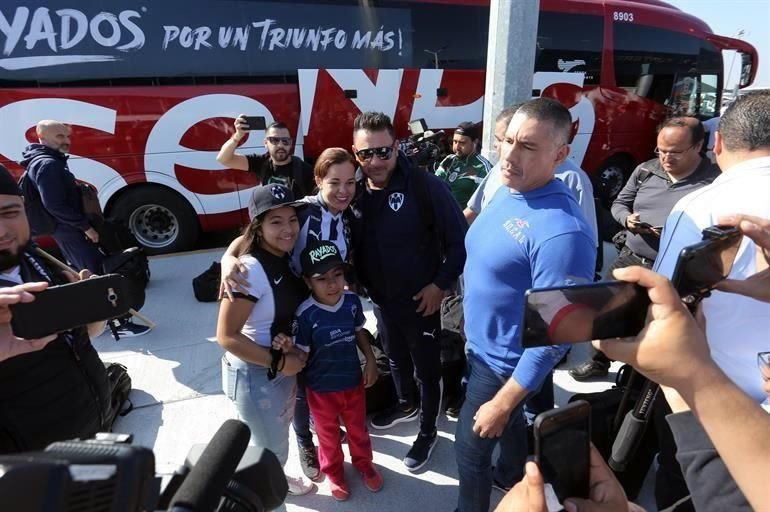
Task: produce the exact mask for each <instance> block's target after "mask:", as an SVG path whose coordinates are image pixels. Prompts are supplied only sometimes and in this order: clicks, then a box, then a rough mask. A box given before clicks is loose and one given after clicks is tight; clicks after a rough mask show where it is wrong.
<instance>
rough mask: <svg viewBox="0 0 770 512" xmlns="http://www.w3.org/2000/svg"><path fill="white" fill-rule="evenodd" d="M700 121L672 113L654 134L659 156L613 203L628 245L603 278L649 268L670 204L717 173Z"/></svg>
mask: <svg viewBox="0 0 770 512" xmlns="http://www.w3.org/2000/svg"><path fill="white" fill-rule="evenodd" d="M704 136H705V131H704V129H703V124H702V123H701V122H700V121H699V120H698V119H696V118H694V117H672V118H671V119H669V120H668V121H666V122H665V123H663V125H662V126H661V128H660V131H659V132H658V141H657V143H658V146H657V147H656V148H655V153H656V155H657V158H653V159H652V160H648V161H647V162H644V163H642V164H640V165H639V166H638V167H637V168H636V169H634V172H632V173H631V176H630V177H629V178H628V182H626V186H625V187H623V190H621V191H620V194H618V197H617V199H615V201H614V202H613V203H612V216H613V217H614V218H615V220H616V221H617V222H618V223H620V225H621V226H623V227H624V228H625V229H626V231H627V234H626V243H625V245H624V246H623V248H622V249H621V250H620V253H619V254H618V256H617V258H616V259H615V261H614V262H613V263H612V265H610V268H609V270H608V271H607V275H606V276H605V278H607V279H612V277H611V276H612V271H613V270H614V269H616V268H623V267H628V266H631V265H641V266H644V267H647V268H652V265H653V263H655V258H656V257H657V255H658V247H659V245H660V235H661V232H662V231H663V225H664V224H665V223H666V218H667V217H668V214H669V213H670V212H671V209H672V208H673V207H674V205H675V204H676V203H677V202H678V201H679V200H680V199H681V198H683V197H684V196H686V195H687V194H689V193H690V192H692V191H694V190H697V189H699V188H701V187H704V186H706V185H708V184H709V183H711V182H712V181H714V179H715V178H716V177H717V176H719V168H718V167H717V166H715V165H714V164H713V163H711V160H709V159H708V158H704V157H703V155H702V154H701V149H702V147H703V144H704ZM609 367H610V360H609V359H607V357H606V356H605V355H604V354H603V353H601V352H597V353H596V355H595V356H594V357H593V358H592V359H591V360H589V361H587V362H585V363H583V364H581V365H579V366H577V367H575V368H573V369H572V370H570V372H569V373H570V375H572V377H573V378H574V379H575V380H580V381H582V380H586V379H589V378H591V377H603V376H605V375H607V371H608V370H609Z"/></svg>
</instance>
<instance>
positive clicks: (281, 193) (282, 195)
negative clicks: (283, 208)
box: [270, 185, 286, 201]
mask: <svg viewBox="0 0 770 512" xmlns="http://www.w3.org/2000/svg"><path fill="white" fill-rule="evenodd" d="M270 193H271V194H273V197H274V198H276V199H278V200H279V201H283V200H284V199H286V189H285V188H284V187H281V186H279V185H273V186H272V187H270Z"/></svg>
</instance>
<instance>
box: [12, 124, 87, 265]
mask: <svg viewBox="0 0 770 512" xmlns="http://www.w3.org/2000/svg"><path fill="white" fill-rule="evenodd" d="M36 131H37V137H38V140H39V141H40V142H39V143H38V144H30V145H29V146H27V148H26V149H25V150H24V153H23V159H22V160H21V162H19V163H20V164H21V166H22V167H24V168H25V169H27V179H25V180H24V181H23V184H22V192H23V193H24V197H25V200H26V203H27V213H28V215H29V219H30V224H31V226H32V231H33V232H34V233H35V234H36V235H52V236H53V237H54V239H55V240H56V243H57V244H58V245H59V248H60V249H61V251H62V253H63V254H64V257H65V258H66V259H67V260H68V261H69V263H70V264H71V265H72V266H74V267H75V268H77V269H78V270H82V269H88V270H90V271H91V272H93V273H95V274H101V273H102V255H101V253H100V252H99V250H98V248H97V246H96V243H97V242H98V241H99V234H98V233H97V232H96V230H95V229H94V227H93V226H91V224H90V223H89V222H88V219H87V218H86V216H85V214H84V213H83V206H82V202H81V199H80V191H79V190H78V187H77V184H76V182H75V176H74V175H73V174H72V173H71V172H70V170H69V168H68V167H67V159H68V158H69V157H68V156H67V154H66V153H67V152H69V149H70V140H71V135H72V129H71V128H70V127H69V126H67V125H65V124H64V123H61V122H59V121H53V120H44V121H40V122H39V123H38V124H37V130H36Z"/></svg>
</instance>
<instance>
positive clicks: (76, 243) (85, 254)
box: [53, 225, 104, 274]
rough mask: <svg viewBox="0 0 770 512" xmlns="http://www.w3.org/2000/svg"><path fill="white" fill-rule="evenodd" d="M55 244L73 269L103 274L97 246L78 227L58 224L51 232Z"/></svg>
mask: <svg viewBox="0 0 770 512" xmlns="http://www.w3.org/2000/svg"><path fill="white" fill-rule="evenodd" d="M53 238H54V240H56V244H57V245H58V246H59V249H61V252H62V255H64V259H66V260H67V262H68V263H69V264H70V265H72V266H73V267H74V268H75V270H78V271H80V270H83V269H88V270H90V271H91V272H92V273H94V274H103V273H104V267H103V261H102V260H103V256H102V254H101V253H100V252H99V248H98V247H97V246H96V244H94V243H93V242H91V240H89V239H87V238H86V235H85V233H83V232H82V231H80V230H79V229H76V228H73V227H70V226H65V225H59V226H57V227H56V231H55V232H54V234H53Z"/></svg>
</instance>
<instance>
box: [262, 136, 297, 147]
mask: <svg viewBox="0 0 770 512" xmlns="http://www.w3.org/2000/svg"><path fill="white" fill-rule="evenodd" d="M267 142H269V143H270V144H274V145H276V146H277V145H278V144H283V145H284V146H291V137H267Z"/></svg>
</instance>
